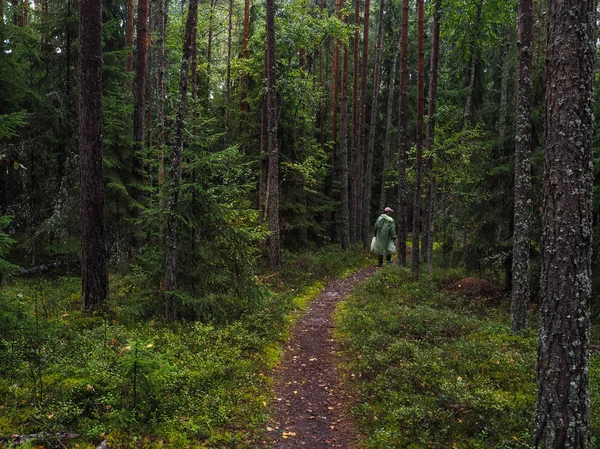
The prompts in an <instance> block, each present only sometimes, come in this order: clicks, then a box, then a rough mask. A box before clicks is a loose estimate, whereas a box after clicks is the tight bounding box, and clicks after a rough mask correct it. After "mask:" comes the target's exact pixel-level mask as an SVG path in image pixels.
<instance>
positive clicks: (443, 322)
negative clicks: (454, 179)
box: [337, 266, 600, 449]
mask: <svg viewBox="0 0 600 449" xmlns="http://www.w3.org/2000/svg"><path fill="white" fill-rule="evenodd" d="M449 279H450V280H456V279H460V273H457V272H453V271H450V270H446V271H436V272H434V275H433V278H432V279H427V277H426V276H423V279H422V280H421V281H419V282H414V281H413V280H412V279H411V275H410V272H409V271H408V270H400V269H398V268H397V267H395V266H390V267H386V268H384V269H382V270H380V271H378V272H377V274H376V275H375V276H373V277H372V278H370V279H369V280H368V281H367V283H366V284H365V285H364V286H363V287H361V288H359V289H357V290H355V293H354V294H353V295H352V296H351V298H350V299H348V300H347V301H346V302H345V303H343V305H341V306H340V307H339V309H338V313H337V327H338V331H337V338H338V339H340V340H341V341H342V342H343V344H344V346H345V347H346V349H348V357H347V358H346V360H347V361H346V365H345V367H344V372H345V375H346V376H347V377H348V381H349V383H350V384H351V388H352V389H353V390H354V392H355V394H356V396H357V398H358V399H357V405H356V407H355V408H354V414H355V419H356V421H357V423H358V426H359V430H360V433H361V434H362V435H363V437H362V443H361V444H362V447H364V448H373V449H381V448H386V449H391V448H407V449H420V448H439V449H442V448H443V449H447V448H457V449H467V448H469V449H478V448H481V449H483V448H486V449H487V448H495V449H509V448H511V449H516V448H529V447H531V446H530V445H531V443H532V435H531V432H532V430H533V428H534V412H535V400H536V373H535V363H536V348H537V343H536V339H537V333H536V329H535V327H534V326H535V323H530V327H529V328H528V329H527V330H526V331H525V333H524V334H523V336H515V335H511V333H510V326H509V324H510V323H509V321H508V320H509V310H508V309H509V304H507V301H505V302H499V301H498V300H497V298H496V299H494V300H487V299H486V298H485V297H470V298H467V297H465V296H463V295H462V294H460V293H458V292H456V291H450V290H448V289H444V288H442V286H444V285H447V284H448V280H449ZM459 285H460V284H459ZM531 321H534V319H532V320H531ZM590 379H591V382H590V384H591V404H592V413H591V415H592V416H591V418H592V428H593V437H594V439H595V440H596V441H600V400H599V399H600V397H599V392H598V385H600V358H599V356H598V355H593V356H592V360H591V369H590Z"/></svg>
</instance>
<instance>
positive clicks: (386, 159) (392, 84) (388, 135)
mask: <svg viewBox="0 0 600 449" xmlns="http://www.w3.org/2000/svg"><path fill="white" fill-rule="evenodd" d="M401 35H402V33H399V34H398V36H401ZM401 42H402V40H401V39H398V45H397V46H396V47H395V50H394V55H393V57H392V68H391V70H390V80H389V83H388V102H387V112H386V125H385V144H384V145H383V166H382V167H381V192H380V194H379V213H382V212H383V209H384V208H385V204H386V200H387V198H386V197H387V195H386V192H387V188H386V186H385V173H386V170H387V167H388V165H389V163H390V145H391V143H392V131H393V128H392V120H393V115H394V114H393V112H392V111H393V108H394V90H395V88H396V66H397V64H398V55H399V54H400V44H401Z"/></svg>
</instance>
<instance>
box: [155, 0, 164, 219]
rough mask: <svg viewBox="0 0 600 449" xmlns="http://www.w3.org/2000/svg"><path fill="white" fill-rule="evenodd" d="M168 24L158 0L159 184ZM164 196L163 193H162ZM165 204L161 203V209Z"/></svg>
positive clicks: (162, 171)
mask: <svg viewBox="0 0 600 449" xmlns="http://www.w3.org/2000/svg"><path fill="white" fill-rule="evenodd" d="M166 24H167V0H158V39H157V42H156V46H157V54H158V55H157V59H158V61H157V63H158V64H157V69H156V97H157V98H156V147H157V153H158V186H159V188H160V189H162V187H163V185H164V183H165V147H164V142H165V81H164V77H165V31H166ZM161 198H162V195H161ZM162 208H163V204H162V203H161V209H162Z"/></svg>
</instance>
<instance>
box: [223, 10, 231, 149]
mask: <svg viewBox="0 0 600 449" xmlns="http://www.w3.org/2000/svg"><path fill="white" fill-rule="evenodd" d="M232 31H233V0H229V22H228V25H227V74H226V77H225V134H224V144H225V147H227V145H229V106H230V105H231V33H232Z"/></svg>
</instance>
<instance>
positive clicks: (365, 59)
mask: <svg viewBox="0 0 600 449" xmlns="http://www.w3.org/2000/svg"><path fill="white" fill-rule="evenodd" d="M370 23H371V0H365V17H364V24H363V52H362V61H361V62H362V71H361V76H360V78H361V79H360V81H361V87H360V114H359V126H358V150H357V155H358V161H357V162H358V164H357V165H358V179H357V182H356V185H357V188H358V202H357V209H356V239H357V241H360V238H361V236H362V235H363V211H362V208H363V187H364V185H363V180H364V170H365V167H364V165H365V128H366V122H367V81H368V76H369V72H368V68H369V25H370ZM368 194H369V196H371V192H369V193H368ZM364 225H365V227H368V226H367V224H364ZM365 231H367V232H368V233H369V234H370V229H366V230H365Z"/></svg>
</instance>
